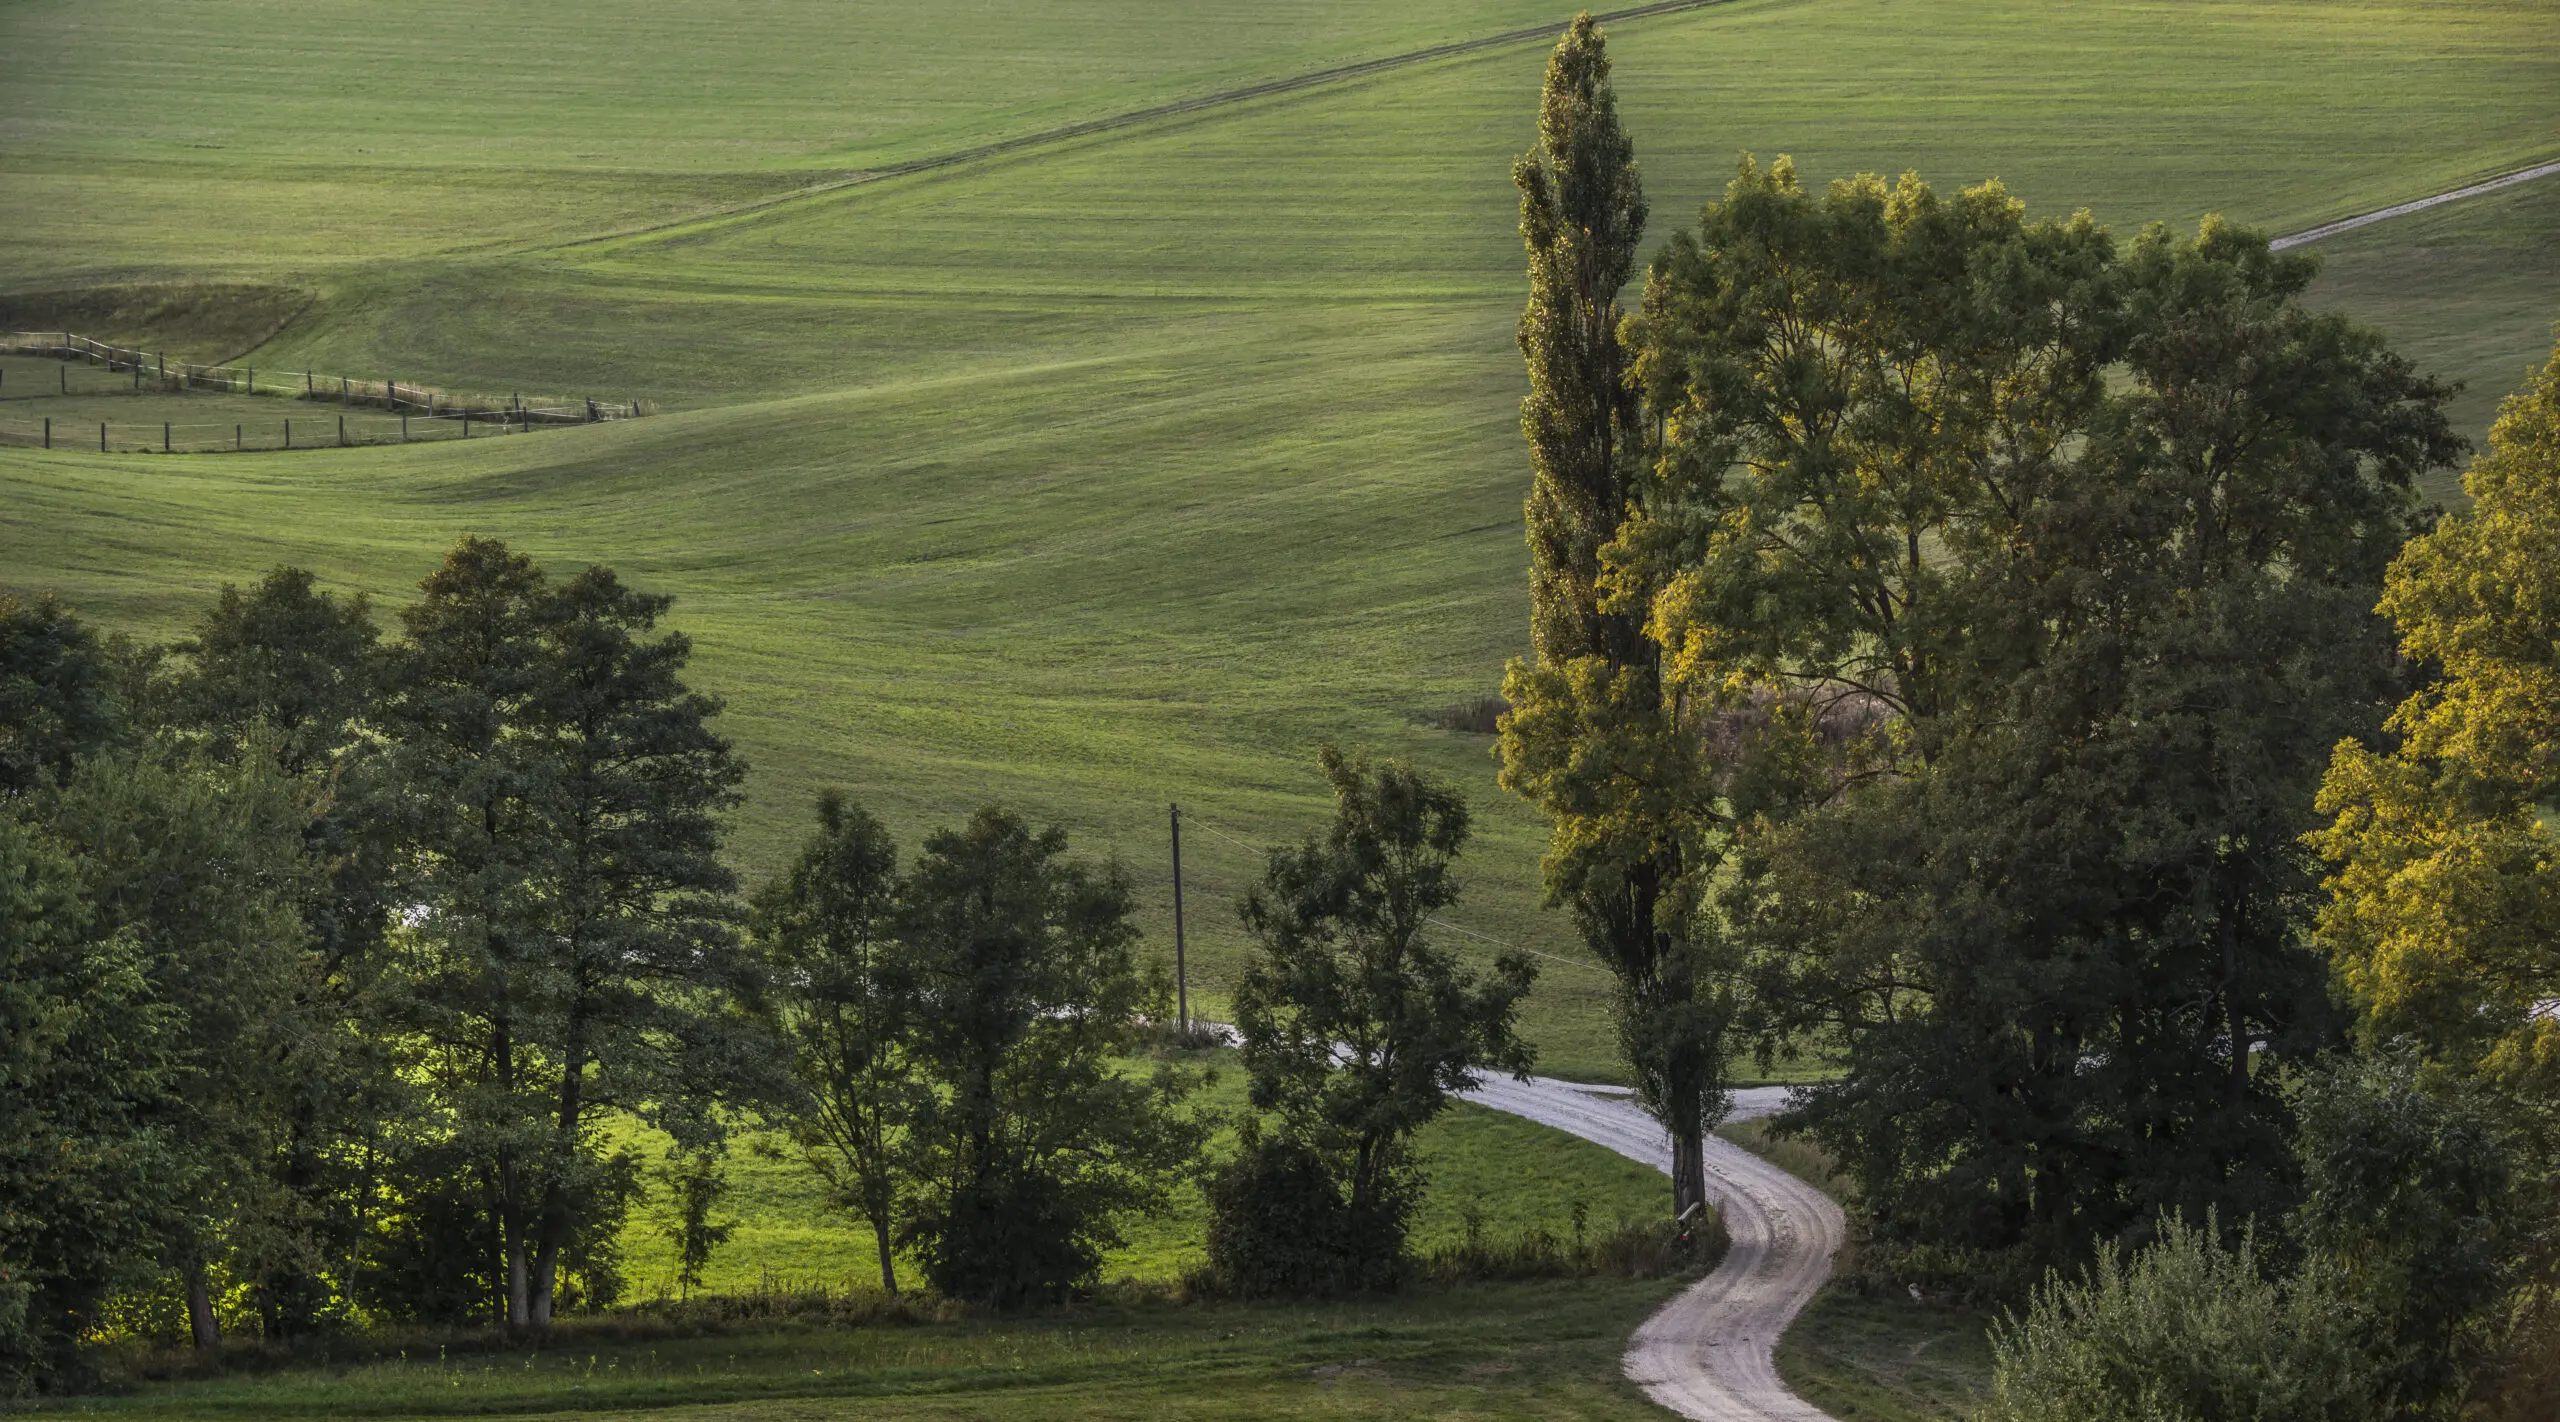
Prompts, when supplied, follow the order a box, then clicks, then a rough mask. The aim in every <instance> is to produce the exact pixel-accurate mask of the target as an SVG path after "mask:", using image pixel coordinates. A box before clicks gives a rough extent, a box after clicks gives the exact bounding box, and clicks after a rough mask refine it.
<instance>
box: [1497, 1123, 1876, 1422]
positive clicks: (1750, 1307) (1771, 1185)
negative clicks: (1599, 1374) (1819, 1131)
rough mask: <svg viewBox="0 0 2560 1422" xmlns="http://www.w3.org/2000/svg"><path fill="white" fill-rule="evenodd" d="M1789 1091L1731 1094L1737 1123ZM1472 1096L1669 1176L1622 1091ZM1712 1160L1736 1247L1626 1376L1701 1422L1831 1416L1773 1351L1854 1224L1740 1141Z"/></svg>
mask: <svg viewBox="0 0 2560 1422" xmlns="http://www.w3.org/2000/svg"><path fill="white" fill-rule="evenodd" d="M1786 1090H1787V1089H1786V1088H1785V1087H1782V1086H1765V1087H1753V1088H1750V1089H1747V1090H1742V1091H1737V1092H1735V1093H1734V1102H1733V1114H1732V1116H1731V1117H1730V1119H1732V1120H1737V1121H1742V1120H1749V1119H1751V1118H1752V1117H1755V1116H1766V1115H1769V1114H1770V1113H1772V1112H1774V1111H1777V1110H1778V1109H1780V1108H1781V1107H1782V1106H1784V1105H1785V1103H1786ZM1467 1099H1469V1100H1471V1101H1474V1102H1475V1103H1477V1104H1478V1105H1481V1106H1490V1107H1492V1108H1493V1109H1495V1110H1497V1111H1508V1112H1510V1113H1512V1114H1513V1115H1515V1116H1526V1117H1528V1118H1529V1119H1530V1120H1532V1121H1539V1122H1543V1123H1544V1124H1546V1125H1550V1126H1554V1127H1556V1128H1557V1129H1558V1130H1562V1131H1569V1132H1571V1133H1572V1134H1574V1135H1577V1136H1580V1137H1582V1138H1583V1139H1584V1140H1587V1141H1592V1142H1596V1143H1597V1144H1600V1145H1604V1146H1607V1147H1608V1148H1609V1149H1611V1150H1614V1151H1616V1152H1617V1153H1619V1154H1620V1155H1623V1156H1626V1157H1627V1158H1629V1159H1630V1160H1639V1161H1642V1162H1644V1163H1645V1164H1647V1165H1650V1166H1652V1167H1653V1168H1654V1169H1656V1170H1660V1171H1662V1172H1664V1173H1666V1174H1668V1173H1669V1172H1670V1169H1671V1143H1670V1140H1669V1139H1668V1138H1667V1137H1666V1136H1664V1134H1663V1132H1662V1128H1661V1127H1660V1126H1657V1125H1655V1124H1654V1122H1653V1119H1652V1118H1651V1117H1649V1116H1647V1115H1645V1114H1644V1112H1643V1110H1642V1109H1641V1108H1639V1107H1638V1106H1637V1105H1636V1104H1635V1103H1634V1101H1632V1100H1631V1099H1630V1098H1629V1096H1628V1093H1627V1092H1626V1091H1625V1090H1624V1089H1623V1088H1618V1087H1594V1086H1582V1085H1578V1084H1576V1083H1574V1082H1570V1081H1558V1080H1555V1079H1554V1078H1552V1077H1532V1078H1530V1079H1529V1080H1528V1081H1525V1082H1523V1081H1513V1080H1510V1079H1509V1078H1507V1077H1505V1078H1495V1079H1492V1080H1488V1081H1486V1082H1484V1083H1483V1084H1482V1085H1480V1086H1478V1087H1477V1088H1476V1089H1475V1090H1474V1091H1472V1092H1470V1093H1468V1098H1467ZM1706 1156H1707V1193H1708V1195H1709V1196H1710V1197H1711V1198H1713V1199H1714V1201H1715V1205H1716V1208H1717V1209H1718V1210H1720V1211H1722V1212H1723V1214H1724V1223H1725V1229H1726V1231H1727V1233H1729V1234H1730V1235H1731V1236H1732V1237H1733V1247H1732V1249H1731V1250H1730V1251H1729V1252H1727V1253H1726V1255H1725V1257H1724V1262H1723V1263H1722V1264H1719V1265H1717V1266H1716V1270H1715V1272H1714V1273H1711V1274H1709V1275H1707V1277H1705V1278H1704V1279H1701V1280H1699V1281H1698V1282H1697V1283H1695V1284H1692V1285H1691V1286H1689V1288H1688V1289H1686V1290H1684V1291H1683V1292H1682V1293H1681V1294H1680V1296H1679V1297H1678V1298H1675V1299H1673V1300H1672V1301H1671V1302H1670V1303H1668V1304H1666V1305H1664V1306H1663V1309H1662V1311H1661V1312H1659V1313H1657V1314H1655V1315H1654V1316H1653V1317H1651V1318H1649V1319H1647V1320H1645V1324H1644V1326H1643V1327H1642V1328H1639V1329H1637V1330H1636V1336H1635V1339H1634V1341H1633V1342H1632V1343H1631V1344H1630V1345H1629V1346H1628V1348H1627V1356H1626V1364H1625V1366H1626V1370H1627V1376H1628V1377H1630V1378H1632V1379H1634V1380H1635V1381H1636V1382H1637V1383H1638V1384H1639V1385H1641V1386H1642V1387H1643V1388H1644V1390H1645V1392H1646V1394H1647V1395H1648V1396H1650V1397H1652V1398H1653V1400H1654V1401H1656V1402H1659V1403H1661V1404H1662V1405H1663V1406H1665V1407H1668V1408H1670V1409H1671V1410H1672V1411H1674V1412H1677V1413H1679V1414H1680V1415H1681V1416H1683V1417H1693V1418H1697V1419H1700V1422H1773V1420H1774V1419H1784V1422H1829V1417H1830V1415H1829V1414H1828V1413H1825V1412H1823V1411H1821V1410H1819V1409H1817V1408H1815V1407H1814V1406H1812V1405H1811V1404H1809V1403H1807V1402H1805V1401H1804V1400H1803V1399H1802V1398H1799V1397H1797V1396H1796V1395H1795V1394H1794V1393H1791V1392H1789V1391H1787V1386H1786V1384H1785V1383H1783V1382H1781V1381H1779V1380H1778V1369H1777V1365H1776V1363H1775V1362H1774V1361H1773V1360H1772V1358H1771V1350H1773V1349H1774V1348H1776V1347H1777V1343H1778V1335H1780V1334H1781V1333H1784V1332H1785V1331H1786V1328H1787V1323H1788V1321H1789V1320H1791V1319H1793V1318H1794V1317H1795V1316H1796V1311H1797V1310H1798V1309H1801V1308H1803V1307H1804V1306H1805V1304H1806V1302H1807V1301H1808V1300H1810V1299H1812V1297H1813V1295H1814V1291H1815V1290H1817V1289H1819V1288H1821V1287H1822V1281H1823V1280H1824V1279H1826V1278H1828V1277H1829V1276H1830V1274H1831V1256H1832V1255H1834V1254H1836V1253H1838V1252H1839V1249H1840V1245H1841V1243H1842V1242H1843V1241H1844V1240H1845V1239H1846V1238H1847V1237H1848V1223H1847V1221H1846V1220H1844V1219H1843V1218H1842V1217H1841V1214H1840V1207H1839V1206H1838V1205H1836V1204H1834V1203H1832V1201H1831V1199H1830V1197H1829V1196H1826V1195H1824V1194H1823V1193H1822V1192H1821V1191H1819V1190H1816V1189H1815V1188H1813V1187H1812V1186H1811V1185H1808V1184H1806V1183H1805V1182H1803V1181H1802V1180H1799V1179H1797V1178H1796V1177H1795V1176H1793V1175H1790V1174H1788V1173H1787V1172H1785V1171H1783V1170H1780V1169H1779V1168H1778V1167H1776V1166H1774V1165H1771V1164H1769V1163H1768V1162H1767V1161H1765V1160H1762V1159H1761V1158H1760V1157H1758V1156H1756V1155H1753V1154H1751V1153H1750V1152H1749V1151H1746V1150H1744V1149H1742V1148H1741V1147H1740V1146H1736V1145H1733V1144H1731V1143H1729V1142H1726V1141H1721V1140H1717V1139H1716V1138H1714V1137H1712V1136H1710V1137H1708V1139H1707V1152H1706Z"/></svg>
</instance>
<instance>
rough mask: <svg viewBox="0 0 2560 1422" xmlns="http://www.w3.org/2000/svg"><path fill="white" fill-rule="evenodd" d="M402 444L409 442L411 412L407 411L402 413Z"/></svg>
mask: <svg viewBox="0 0 2560 1422" xmlns="http://www.w3.org/2000/svg"><path fill="white" fill-rule="evenodd" d="M400 442H401V443H402V444H407V443H408V442H409V412H408V411H406V410H403V411H401V412H400Z"/></svg>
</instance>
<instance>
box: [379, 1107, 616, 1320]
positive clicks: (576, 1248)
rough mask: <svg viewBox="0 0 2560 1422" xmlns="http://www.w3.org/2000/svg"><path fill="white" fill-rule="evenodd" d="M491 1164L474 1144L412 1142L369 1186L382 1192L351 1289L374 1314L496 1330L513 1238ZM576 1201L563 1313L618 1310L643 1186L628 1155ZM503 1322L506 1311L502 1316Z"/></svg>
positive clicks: (570, 1203)
mask: <svg viewBox="0 0 2560 1422" xmlns="http://www.w3.org/2000/svg"><path fill="white" fill-rule="evenodd" d="M489 1175H490V1172H489V1166H488V1162H487V1161H486V1160H485V1159H480V1158H477V1157H475V1155H474V1154H473V1152H471V1151H470V1150H469V1149H468V1148H467V1142H466V1143H462V1144H457V1143H456V1142H455V1141H453V1140H452V1139H449V1138H429V1139H424V1140H420V1141H416V1142H412V1143H409V1144H408V1145H407V1146H406V1148H404V1149H399V1150H397V1151H396V1152H395V1153H393V1154H392V1155H391V1156H390V1157H389V1159H388V1160H387V1161H386V1163H385V1165H384V1166H383V1168H382V1169H381V1171H380V1173H379V1174H378V1176H376V1177H374V1178H371V1179H368V1181H367V1182H366V1183H367V1185H368V1186H370V1187H371V1188H372V1189H373V1190H375V1191H377V1192H378V1199H377V1200H376V1202H375V1210H376V1212H377V1213H376V1216H375V1217H374V1218H372V1219H369V1220H368V1221H367V1225H368V1232H367V1234H366V1238H365V1245H364V1253H363V1265H362V1268H361V1270H360V1271H359V1273H358V1274H357V1277H356V1279H355V1283H354V1287H353V1289H352V1290H351V1292H352V1293H353V1294H354V1295H355V1297H356V1299H357V1300H358V1301H359V1302H361V1304H362V1306H363V1307H364V1309H365V1310H366V1312H368V1313H369V1314H371V1315H372V1316H373V1317H376V1318H380V1319H386V1320H390V1321H394V1322H401V1323H429V1324H447V1325H471V1324H486V1323H488V1322H490V1321H491V1317H492V1313H493V1310H492V1308H491V1303H492V1301H493V1300H497V1301H501V1302H503V1300H504V1298H505V1294H506V1285H507V1258H506V1249H505V1237H504V1235H503V1233H502V1231H501V1230H500V1228H499V1219H498V1217H497V1215H496V1214H495V1213H494V1212H493V1211H492V1209H491V1208H490V1205H491V1200H490V1195H491V1191H490V1189H489ZM579 1186H580V1188H579V1189H578V1190H577V1192H576V1193H574V1194H571V1195H570V1196H568V1198H567V1200H566V1202H565V1210H564V1213H566V1214H567V1215H568V1217H569V1219H570V1221H571V1227H570V1232H569V1235H568V1238H567V1240H566V1241H565V1242H564V1243H563V1245H562V1249H561V1277H560V1282H559V1307H560V1309H561V1310H562V1311H569V1310H574V1309H579V1308H609V1307H611V1306H612V1305H613V1304H614V1303H616V1302H618V1301H619V1300H620V1299H621V1297H622V1293H623V1287H624V1285H623V1279H622V1274H621V1237H622V1231H623V1226H624V1222H625V1221H626V1220H627V1219H628V1218H629V1215H630V1210H631V1205H632V1203H633V1201H634V1200H635V1199H636V1198H637V1197H638V1195H639V1193H640V1187H641V1177H640V1162H639V1160H638V1158H637V1157H635V1156H633V1155H632V1154H631V1153H630V1152H628V1151H616V1152H611V1153H606V1154H602V1155H600V1156H599V1158H598V1159H597V1160H596V1161H595V1162H594V1163H593V1165H592V1166H590V1167H589V1168H588V1169H587V1170H586V1171H584V1172H582V1173H581V1176H580V1181H579ZM496 1312H497V1316H499V1317H503V1316H504V1314H503V1310H502V1309H500V1310H497V1311H496Z"/></svg>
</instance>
